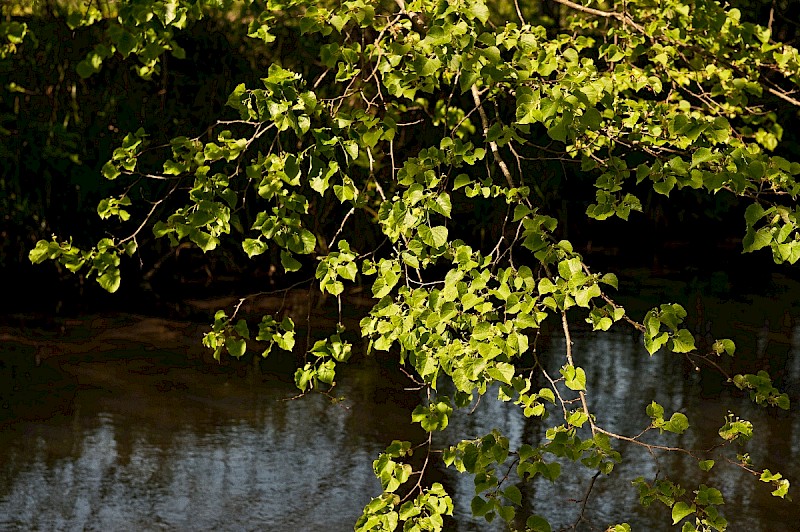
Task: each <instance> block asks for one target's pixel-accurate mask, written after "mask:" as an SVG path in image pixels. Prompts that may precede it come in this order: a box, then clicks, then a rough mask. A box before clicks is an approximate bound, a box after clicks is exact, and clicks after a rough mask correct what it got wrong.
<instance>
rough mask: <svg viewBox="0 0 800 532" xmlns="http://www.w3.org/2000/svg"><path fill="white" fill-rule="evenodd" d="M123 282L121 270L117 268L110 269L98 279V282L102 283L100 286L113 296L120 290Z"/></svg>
mask: <svg viewBox="0 0 800 532" xmlns="http://www.w3.org/2000/svg"><path fill="white" fill-rule="evenodd" d="M121 280H122V279H121V277H120V273H119V270H118V269H116V268H109V269H108V270H106V271H105V273H103V274H102V275H100V276H99V277H98V278H97V282H98V283H100V286H102V287H103V289H104V290H106V291H107V292H110V293H112V294H113V293H114V292H116V291H117V289H119V285H120V282H121Z"/></svg>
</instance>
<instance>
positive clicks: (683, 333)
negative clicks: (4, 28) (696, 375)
mask: <svg viewBox="0 0 800 532" xmlns="http://www.w3.org/2000/svg"><path fill="white" fill-rule="evenodd" d="M694 348H695V347H694V336H693V335H692V333H691V332H690V331H689V330H688V329H680V330H679V331H678V332H677V333H676V334H675V336H673V337H672V351H673V352H675V353H689V352H691V351H693V350H694Z"/></svg>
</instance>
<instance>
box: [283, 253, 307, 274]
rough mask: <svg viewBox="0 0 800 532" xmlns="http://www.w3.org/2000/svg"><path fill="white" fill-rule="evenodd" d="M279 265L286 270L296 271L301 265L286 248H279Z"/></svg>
mask: <svg viewBox="0 0 800 532" xmlns="http://www.w3.org/2000/svg"><path fill="white" fill-rule="evenodd" d="M281 265H282V266H283V269H284V270H286V271H287V272H296V271H297V270H299V269H300V268H301V267H302V266H303V265H302V264H300V262H299V261H297V259H295V258H294V256H293V255H292V254H291V253H290V252H288V251H286V250H281Z"/></svg>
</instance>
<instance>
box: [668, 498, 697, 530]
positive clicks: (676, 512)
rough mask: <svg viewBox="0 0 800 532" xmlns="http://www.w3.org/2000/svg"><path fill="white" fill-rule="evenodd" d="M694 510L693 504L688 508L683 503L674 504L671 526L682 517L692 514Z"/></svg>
mask: <svg viewBox="0 0 800 532" xmlns="http://www.w3.org/2000/svg"><path fill="white" fill-rule="evenodd" d="M695 510H696V508H695V506H694V504H693V505H691V506H689V505H688V504H686V503H685V502H683V501H680V502H676V503H675V506H673V507H672V524H673V525H677V524H678V523H679V522H680V521H682V520H683V518H684V517H686V516H688V515H691V514H693V513H694V512H695Z"/></svg>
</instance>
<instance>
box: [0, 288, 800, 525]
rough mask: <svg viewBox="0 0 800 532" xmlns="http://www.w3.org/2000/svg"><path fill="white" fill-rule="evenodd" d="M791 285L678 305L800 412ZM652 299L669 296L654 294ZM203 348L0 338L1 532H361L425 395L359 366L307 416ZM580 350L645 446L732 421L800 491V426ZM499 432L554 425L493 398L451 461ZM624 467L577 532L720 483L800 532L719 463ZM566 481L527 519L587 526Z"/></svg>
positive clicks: (455, 488)
mask: <svg viewBox="0 0 800 532" xmlns="http://www.w3.org/2000/svg"><path fill="white" fill-rule="evenodd" d="M773 281H774V282H773V283H772V285H771V288H770V291H769V293H768V294H767V295H763V296H750V297H744V298H741V299H739V300H737V301H731V300H729V299H726V298H724V297H714V296H704V297H702V298H701V297H699V296H697V293H698V292H697V287H692V286H688V285H687V286H683V287H682V288H681V289H680V290H678V291H677V292H676V291H675V290H674V287H672V288H671V290H672V293H673V296H674V297H673V299H674V300H676V301H678V302H681V303H683V304H684V305H685V306H686V307H687V310H689V312H690V318H689V319H690V320H693V321H691V322H689V324H690V327H692V328H693V330H695V332H696V333H697V334H698V335H699V336H702V335H704V334H706V332H713V333H714V334H715V335H716V336H717V337H726V336H731V337H735V338H736V339H737V346H738V352H739V355H738V356H739V360H740V362H738V363H737V364H740V365H741V366H742V367H741V368H736V369H737V371H747V370H750V369H752V368H750V367H749V365H753V364H766V365H767V366H768V368H769V371H770V372H771V373H772V374H773V376H775V377H777V380H778V381H779V382H780V383H781V385H782V386H783V387H784V388H785V389H787V390H788V392H789V394H790V396H791V398H792V400H793V401H795V402H796V401H797V399H798V393H797V392H798V390H799V389H800V326H796V325H795V321H796V319H797V317H798V316H800V308H798V305H797V302H800V298H798V294H800V289H799V288H798V286H797V285H796V284H794V283H791V282H789V281H786V280H785V279H780V278H777V279H774V280H773ZM700 288H705V287H700ZM647 290H649V292H651V294H650V295H656V296H663V293H662V290H661V288H659V287H658V286H656V285H648V286H647ZM704 291H705V292H708V290H704ZM645 299H647V297H646V296H645V295H642V308H645V306H644V300H645ZM636 304H637V303H636V301H633V303H632V306H633V307H636ZM201 331H202V326H200V325H193V324H190V323H179V322H169V321H166V320H157V319H154V318H144V317H141V316H129V315H105V316H87V317H84V318H81V319H76V320H71V321H69V322H65V323H63V324H62V326H61V329H60V330H59V331H55V332H53V331H48V330H47V329H46V328H42V329H37V328H36V327H35V326H30V327H26V328H24V329H23V328H17V329H11V328H5V329H3V330H2V331H0V333H1V335H2V336H3V337H2V338H0V340H2V343H0V345H2V347H0V361H2V366H1V367H0V370H2V375H3V381H2V393H1V394H0V396H1V398H2V412H0V423H2V424H1V425H0V449H1V450H2V452H0V530H81V529H82V530H137V531H138V530H212V529H213V530H280V531H307V530H308V531H315V530H319V531H337V530H350V529H352V525H353V523H354V521H355V519H356V518H357V516H358V515H360V513H361V510H362V508H363V506H364V505H365V504H366V503H367V502H368V501H369V499H370V497H371V496H374V495H376V494H378V493H379V491H380V486H379V484H378V481H377V480H376V479H375V478H374V476H373V474H372V471H371V463H372V460H374V459H375V458H376V457H377V455H378V454H379V453H380V452H381V451H382V450H383V449H384V448H385V447H386V446H387V445H388V444H389V443H391V441H392V440H393V439H407V440H411V441H414V442H420V441H422V438H423V434H422V433H421V432H420V431H419V429H417V428H415V427H414V426H411V424H410V411H411V409H412V408H413V406H414V405H415V404H416V401H417V400H418V395H417V394H418V393H419V392H416V391H413V390H407V389H405V388H407V387H408V386H409V385H410V383H409V381H408V380H406V378H405V377H404V376H403V375H402V373H400V372H399V371H397V370H396V368H395V369H391V364H387V363H386V361H385V360H376V359H375V358H372V357H359V356H356V357H354V362H353V363H351V364H350V365H349V366H348V367H347V368H345V369H343V370H342V372H341V374H340V375H339V376H338V378H337V380H338V381H339V383H338V385H337V386H336V388H335V389H334V395H335V396H336V397H339V398H342V400H341V401H331V399H330V398H329V397H326V396H323V395H320V394H311V395H308V396H306V397H303V398H299V399H295V398H294V396H295V390H294V388H293V385H292V384H291V383H289V382H287V381H286V379H285V378H284V377H282V376H281V375H280V374H279V373H278V372H277V370H276V369H275V367H274V366H265V365H263V364H262V365H261V366H258V365H255V364H252V363H247V364H240V365H235V364H232V365H224V366H217V365H214V364H209V363H208V362H206V361H204V360H203V357H202V355H201V351H202V348H198V347H197V343H198V341H199V337H200V335H201ZM574 340H575V346H574V353H575V357H576V363H577V364H579V365H582V366H584V367H587V368H593V369H592V370H590V371H588V372H587V373H589V382H588V383H587V387H588V390H589V395H588V400H589V402H590V406H591V407H592V408H593V409H594V410H595V412H596V413H597V415H598V421H599V422H600V423H601V424H602V425H603V426H604V427H606V428H608V429H610V430H613V431H615V432H617V433H621V434H626V435H635V434H637V433H639V432H640V431H641V430H642V429H643V428H644V427H646V426H647V424H648V418H647V416H646V415H645V412H644V407H645V406H646V405H647V404H648V403H649V402H650V401H651V400H656V401H658V402H659V403H661V404H662V405H663V406H664V407H665V410H666V411H667V412H668V413H670V412H673V411H681V412H684V413H685V414H686V415H687V416H688V417H689V420H690V423H691V425H692V427H691V428H690V430H689V431H688V432H687V433H685V434H684V435H682V436H673V437H671V438H664V439H661V440H659V439H658V438H655V439H651V441H661V442H663V443H667V444H676V445H682V446H684V447H689V448H706V447H709V446H710V445H713V444H714V443H715V441H718V439H719V438H718V437H717V436H716V434H715V433H716V430H717V429H718V428H719V426H721V424H722V422H723V417H724V415H725V414H726V413H727V408H729V407H730V406H731V405H733V409H734V411H735V413H736V414H737V415H739V416H741V417H743V418H745V419H750V420H751V421H753V423H754V425H755V429H756V436H755V437H754V439H753V441H752V442H751V444H750V445H749V446H748V451H749V452H750V454H751V456H752V458H753V460H754V462H755V464H756V465H757V466H759V467H761V468H769V469H771V470H773V471H775V470H779V471H781V472H782V473H784V475H786V476H787V477H789V478H790V479H792V480H797V479H800V465H798V464H799V462H798V458H800V457H798V454H799V453H800V416H798V415H797V414H796V413H795V412H794V411H792V412H783V411H777V410H774V409H771V410H764V409H761V408H759V407H756V406H754V405H751V404H750V403H749V401H748V400H747V399H746V398H745V397H743V396H741V395H740V394H737V393H735V392H734V393H731V392H730V391H728V390H727V388H724V387H721V386H720V382H719V380H717V379H715V378H714V377H713V376H712V375H711V374H709V373H706V372H699V373H698V372H696V371H694V370H693V368H691V367H687V365H686V364H685V363H684V362H683V360H682V359H681V358H679V357H677V356H667V355H665V354H664V353H659V354H656V355H655V356H654V357H649V356H648V355H647V353H646V352H645V351H644V349H643V348H642V347H641V342H640V340H639V339H638V338H636V337H635V336H633V335H631V334H630V333H629V332H626V331H623V330H620V331H619V332H610V333H605V334H601V335H591V334H588V332H587V331H581V330H578V331H576V333H575V338H574ZM539 349H540V353H541V355H540V356H541V358H542V359H543V360H549V362H547V365H549V366H550V368H549V369H550V370H551V374H552V373H555V374H557V373H558V367H560V365H561V364H562V363H563V361H562V360H563V357H562V356H561V354H562V353H563V349H564V341H563V338H561V337H559V336H558V335H556V334H553V335H552V336H545V337H543V338H542V339H540V344H539ZM37 362H38V365H37ZM494 428H497V429H500V430H501V431H503V432H504V433H505V434H506V435H507V436H508V437H509V438H510V440H511V447H512V448H514V447H516V446H518V445H520V444H522V443H524V442H531V443H535V442H538V441H541V440H542V439H543V437H544V428H543V427H542V425H541V423H540V422H538V421H536V420H530V419H526V418H525V417H524V416H522V414H521V412H520V410H519V409H517V408H516V407H513V406H512V405H510V404H502V403H498V402H497V401H495V400H494V398H493V391H492V392H489V393H488V394H487V397H485V398H483V399H482V400H481V401H480V403H479V404H478V405H477V406H476V407H475V409H474V411H471V412H470V411H469V410H467V411H463V412H461V411H459V412H457V413H456V414H455V415H454V416H453V418H452V420H451V423H450V427H449V428H448V430H447V432H446V433H445V434H444V435H441V436H440V435H437V439H438V442H437V443H439V444H443V443H446V442H448V441H456V440H457V439H459V438H462V437H463V438H466V437H480V436H482V435H484V434H486V433H488V432H490V431H491V430H492V429H494ZM715 438H716V440H715ZM620 450H621V451H622V452H623V459H624V462H623V464H621V465H620V466H617V469H616V470H615V471H614V473H613V474H612V475H611V477H600V478H599V479H598V480H597V482H596V483H595V485H594V489H593V491H592V493H591V496H590V498H589V501H588V504H587V507H586V511H585V513H584V517H585V521H584V522H582V523H581V524H580V525H579V527H578V530H603V529H604V528H605V526H607V525H608V524H611V523H616V522H621V521H627V522H629V523H630V524H631V525H633V527H634V529H635V530H672V529H673V528H674V527H672V526H671V519H670V518H669V511H668V510H667V509H666V508H665V507H663V506H660V507H659V506H656V505H654V506H652V507H650V508H642V507H640V506H639V505H638V504H637V493H636V490H635V488H634V487H633V486H632V485H631V480H633V479H634V478H636V477H637V476H640V475H643V476H645V477H646V478H648V479H652V477H653V476H654V475H655V474H656V473H657V472H658V471H660V472H661V473H662V474H663V473H669V474H670V475H671V476H672V477H673V478H674V479H675V480H680V481H683V483H684V485H685V486H686V487H687V488H689V489H694V488H696V487H697V485H698V484H700V483H705V482H708V483H712V484H713V485H715V486H716V487H718V488H720V489H721V490H722V492H723V495H724V496H725V499H726V504H725V506H723V507H722V508H721V510H722V511H723V513H724V515H726V517H727V518H728V519H729V521H731V528H730V530H733V531H736V530H749V531H759V530H763V531H782V530H786V531H792V530H797V528H796V525H795V523H797V522H800V510H798V508H797V505H796V504H794V503H790V502H787V501H782V500H779V499H776V498H774V497H771V496H770V491H771V490H770V488H769V486H768V485H767V484H764V483H761V482H758V481H757V479H755V478H751V477H748V476H747V475H746V474H745V473H743V472H742V471H741V470H740V469H738V468H736V467H733V466H730V465H727V464H725V463H722V461H719V462H718V465H717V466H715V468H714V469H713V470H712V472H713V473H714V475H713V477H709V476H708V475H707V474H705V473H702V472H700V471H699V470H698V468H697V466H696V465H694V464H693V463H692V462H690V461H687V460H685V459H684V457H681V456H679V455H664V454H658V455H656V457H655V458H656V459H657V460H654V458H653V457H652V456H650V455H648V454H647V453H646V452H644V451H642V450H641V449H638V448H630V447H621V449H620ZM563 471H564V475H563V476H562V479H560V480H559V481H557V482H556V483H555V484H551V483H550V482H548V481H544V480H537V481H535V482H533V483H532V484H529V485H527V486H523V485H520V487H521V488H522V492H523V495H524V501H523V504H524V505H525V507H526V511H534V512H536V513H539V514H541V515H544V516H546V517H548V518H549V519H550V520H551V523H553V524H554V525H555V526H556V527H560V526H568V525H570V524H571V523H573V522H575V520H576V517H577V516H578V514H579V505H578V503H576V502H575V501H576V500H580V499H582V497H583V496H584V494H585V491H586V487H587V485H588V480H589V478H590V475H589V474H587V473H586V472H584V471H583V470H582V469H581V468H576V467H574V466H571V464H569V463H564V464H563ZM431 478H432V479H437V480H440V481H442V482H443V483H444V484H445V485H446V487H447V489H448V491H449V493H450V494H451V495H452V496H453V499H454V501H455V503H456V512H455V516H454V519H453V520H452V521H450V522H448V530H475V531H478V530H504V529H505V528H504V527H501V526H499V525H498V524H497V523H492V524H487V523H486V522H485V521H475V520H473V519H472V518H471V516H470V510H469V504H470V500H471V498H472V497H473V496H474V488H473V481H472V478H471V477H469V476H460V475H458V474H457V473H455V472H454V471H452V470H445V469H437V470H434V471H432V472H431ZM511 481H514V478H513V476H512V479H511ZM791 491H792V492H793V491H794V489H792V490H791Z"/></svg>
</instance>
